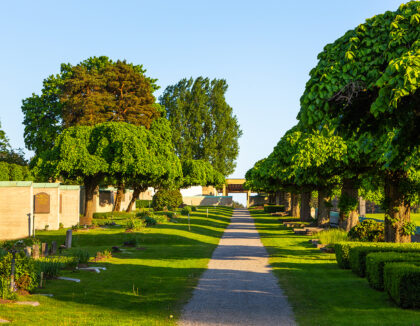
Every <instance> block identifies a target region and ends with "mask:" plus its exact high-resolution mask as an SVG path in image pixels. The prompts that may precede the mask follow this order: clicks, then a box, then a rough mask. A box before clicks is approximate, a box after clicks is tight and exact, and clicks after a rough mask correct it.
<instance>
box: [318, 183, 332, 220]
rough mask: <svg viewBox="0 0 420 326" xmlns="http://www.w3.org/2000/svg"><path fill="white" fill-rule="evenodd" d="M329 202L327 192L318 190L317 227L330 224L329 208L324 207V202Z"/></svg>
mask: <svg viewBox="0 0 420 326" xmlns="http://www.w3.org/2000/svg"><path fill="white" fill-rule="evenodd" d="M329 200H330V198H329V197H327V191H326V190H325V189H318V216H317V220H318V226H326V225H327V224H328V223H329V222H330V208H329V207H327V205H325V202H326V201H329Z"/></svg>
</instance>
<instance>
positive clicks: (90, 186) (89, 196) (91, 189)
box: [80, 178, 99, 225]
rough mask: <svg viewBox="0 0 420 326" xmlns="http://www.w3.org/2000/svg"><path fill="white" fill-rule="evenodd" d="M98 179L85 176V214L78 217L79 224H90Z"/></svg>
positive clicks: (94, 208) (94, 206) (93, 211)
mask: <svg viewBox="0 0 420 326" xmlns="http://www.w3.org/2000/svg"><path fill="white" fill-rule="evenodd" d="M98 183H99V181H98V180H97V179H95V178H86V179H85V180H84V185H85V215H84V217H83V218H81V219H80V224H82V225H91V224H92V219H93V213H95V211H96V193H97V187H98Z"/></svg>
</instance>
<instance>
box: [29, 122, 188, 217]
mask: <svg viewBox="0 0 420 326" xmlns="http://www.w3.org/2000/svg"><path fill="white" fill-rule="evenodd" d="M165 139H166V147H167V151H166V152H163V151H162V146H164V145H163V144H162V143H163V142H164V141H165ZM156 144H159V146H160V147H159V148H156V147H155V145H156ZM171 150H172V152H173V147H172V143H171V142H170V133H169V135H167V137H166V138H162V137H159V133H157V135H156V134H152V132H151V131H150V130H147V129H146V128H145V127H143V126H140V127H137V126H134V125H131V124H127V123H120V122H119V123H118V122H107V123H101V124H97V125H94V126H74V127H70V128H66V129H65V130H63V132H62V133H61V134H60V135H59V136H58V138H57V140H56V141H55V144H54V147H53V148H52V149H51V150H49V151H44V152H42V153H41V154H40V155H39V156H37V157H36V158H35V159H34V160H33V162H32V164H33V165H34V170H35V171H36V172H37V174H38V175H40V176H44V177H45V178H58V177H61V178H63V179H70V180H75V179H81V180H83V184H84V186H85V219H84V221H82V222H83V223H86V224H89V223H90V222H91V219H92V215H93V212H94V201H93V199H94V194H95V190H96V188H97V187H98V185H99V184H100V183H101V182H102V181H103V180H104V178H105V177H107V178H117V179H119V180H125V179H130V180H131V179H134V180H135V179H136V178H138V179H140V178H141V177H142V176H147V177H149V178H152V177H156V176H157V175H161V176H162V177H163V178H165V179H166V178H168V177H178V178H179V177H180V175H181V166H180V163H179V160H178V158H177V157H176V156H175V155H172V156H171V155H170V153H171ZM158 153H159V155H160V156H158V155H157V154H158ZM163 157H165V159H166V163H165V164H166V165H162V164H160V161H162V159H163ZM169 167H172V171H168V170H167V169H168V168H169Z"/></svg>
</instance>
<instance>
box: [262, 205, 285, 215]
mask: <svg viewBox="0 0 420 326" xmlns="http://www.w3.org/2000/svg"><path fill="white" fill-rule="evenodd" d="M284 211H285V209H284V205H265V206H264V212H265V213H277V212H284Z"/></svg>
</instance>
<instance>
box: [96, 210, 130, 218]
mask: <svg viewBox="0 0 420 326" xmlns="http://www.w3.org/2000/svg"><path fill="white" fill-rule="evenodd" d="M134 215H135V212H130V213H127V212H105V213H93V218H100V219H108V218H117V219H124V218H130V217H134Z"/></svg>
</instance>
